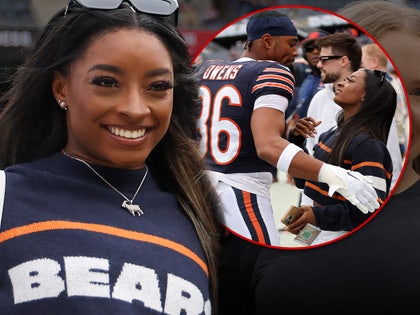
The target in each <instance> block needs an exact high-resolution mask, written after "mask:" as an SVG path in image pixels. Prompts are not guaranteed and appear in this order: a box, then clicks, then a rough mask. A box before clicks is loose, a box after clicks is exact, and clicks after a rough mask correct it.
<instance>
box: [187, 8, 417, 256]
mask: <svg viewBox="0 0 420 315" xmlns="http://www.w3.org/2000/svg"><path fill="white" fill-rule="evenodd" d="M195 66H196V72H197V76H198V78H199V81H200V108H201V110H200V119H199V130H200V134H201V137H200V150H201V153H202V156H203V158H204V159H205V161H206V164H207V166H208V168H209V175H210V178H211V180H212V183H213V184H214V186H215V188H216V190H217V192H218V194H219V197H220V200H221V210H220V213H219V219H220V221H221V222H222V224H223V225H224V227H225V228H226V230H227V231H228V232H229V233H232V234H234V235H237V236H240V237H242V238H244V239H246V240H248V241H251V242H254V243H257V244H261V245H265V246H270V247H281V248H293V249H298V248H302V247H305V248H306V247H319V246H321V245H326V244H329V243H332V242H335V241H337V240H341V239H343V238H344V237H347V236H348V235H350V234H352V233H354V232H355V231H357V230H359V229H361V228H362V227H363V226H364V225H366V224H367V223H368V222H369V221H370V220H371V219H373V217H374V216H376V214H378V213H379V212H380V210H381V209H382V207H383V206H384V205H385V204H386V202H387V200H388V199H389V198H390V196H391V195H392V193H393V192H394V191H395V189H396V187H397V183H398V180H399V178H400V175H401V174H402V170H403V168H404V165H405V164H404V163H405V161H406V159H405V157H406V153H407V151H408V147H409V135H410V119H409V118H410V115H409V110H408V102H407V98H406V93H405V88H404V86H403V83H402V80H401V79H400V75H399V71H398V70H397V68H396V66H395V64H394V62H393V61H392V60H391V58H390V56H389V55H388V53H387V52H386V50H385V49H384V48H383V47H382V46H381V44H380V43H378V42H377V40H376V39H375V38H374V37H373V36H372V35H371V34H369V33H367V31H365V30H364V29H362V28H361V27H360V26H358V25H356V24H354V23H353V22H352V21H351V20H349V19H347V18H344V17H343V16H341V15H338V14H336V13H332V12H329V11H326V10H321V9H318V8H314V7H308V6H292V7H287V6H276V7H270V8H265V9H263V10H259V11H255V12H252V13H251V14H248V15H246V16H243V17H241V18H239V19H237V20H235V21H234V22H233V23H231V24H229V25H228V26H227V27H225V28H223V29H222V30H221V31H220V32H218V33H217V34H216V35H215V36H214V37H213V38H212V39H211V40H210V41H209V42H208V44H207V45H206V46H205V47H204V48H203V49H202V50H201V51H200V52H199V53H198V54H197V55H196V57H195Z"/></svg>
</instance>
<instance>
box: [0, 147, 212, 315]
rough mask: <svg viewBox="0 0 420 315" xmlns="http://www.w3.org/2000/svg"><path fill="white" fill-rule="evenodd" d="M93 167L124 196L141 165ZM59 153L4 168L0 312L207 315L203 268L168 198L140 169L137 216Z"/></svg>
mask: <svg viewBox="0 0 420 315" xmlns="http://www.w3.org/2000/svg"><path fill="white" fill-rule="evenodd" d="M95 169H96V170H97V171H98V172H99V173H100V174H101V175H102V176H104V177H105V178H106V179H107V180H108V181H109V182H110V183H112V184H113V185H114V186H115V187H117V188H118V189H119V190H120V191H122V192H123V193H124V194H125V195H126V196H127V197H129V198H131V197H132V196H133V195H134V192H135V190H136V188H137V186H138V184H139V183H140V181H141V179H142V178H143V175H144V172H145V170H134V171H133V170H121V169H110V168H105V167H96V166H95ZM122 201H123V198H122V197H121V196H120V195H119V194H118V193H116V192H115V191H114V190H112V189H111V188H110V187H109V186H108V185H106V184H105V183H104V182H103V181H102V180H101V179H100V178H99V177H98V176H96V175H95V174H94V173H93V172H92V171H91V170H90V169H89V168H88V167H87V166H86V165H83V164H82V163H80V162H78V161H75V160H73V159H71V158H69V157H66V156H64V155H63V154H61V153H57V154H53V155H52V156H49V157H47V158H45V159H42V160H39V161H36V162H32V163H27V164H21V165H15V166H12V167H9V168H7V169H6V193H5V200H4V211H3V218H2V221H1V229H0V231H1V233H0V305H1V309H0V313H1V314H44V315H45V314H71V315H74V314H163V313H164V314H210V310H211V305H210V298H209V282H208V276H207V265H206V261H205V258H204V253H203V250H202V247H201V245H200V243H199V241H198V238H197V234H196V231H195V229H194V227H193V225H192V223H191V221H190V220H189V218H188V217H187V216H186V214H185V213H184V212H183V211H182V209H181V208H180V206H179V205H178V203H177V201H176V199H175V197H174V196H173V195H172V194H169V193H167V192H165V191H163V190H162V189H160V188H159V187H158V186H157V184H156V182H155V180H154V179H153V174H149V175H148V176H147V178H146V180H145V182H144V184H143V186H142V188H141V190H140V192H139V194H138V195H137V197H136V200H135V201H134V202H135V203H138V204H140V206H141V208H142V209H143V211H144V214H143V215H142V216H140V217H138V216H132V215H131V214H130V213H129V212H128V211H126V210H125V209H123V208H121V203H122Z"/></svg>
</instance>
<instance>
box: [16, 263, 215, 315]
mask: <svg viewBox="0 0 420 315" xmlns="http://www.w3.org/2000/svg"><path fill="white" fill-rule="evenodd" d="M64 270H65V279H62V277H60V276H59V273H60V271H61V266H60V264H59V263H58V262H57V261H55V260H53V259H49V258H43V259H35V260H31V261H27V262H24V263H22V264H20V265H18V266H15V267H13V268H11V269H9V277H10V280H11V283H12V287H13V297H14V303H15V304H19V303H23V302H30V301H35V300H41V299H46V298H54V297H58V296H59V295H60V294H61V293H62V292H63V291H65V290H66V289H67V295H68V296H69V297H71V296H89V297H100V298H113V299H118V300H122V301H126V302H128V303H132V302H133V301H135V300H137V301H141V302H143V304H144V306H145V307H147V308H150V309H153V310H155V311H157V312H160V313H161V312H162V311H163V312H164V313H165V314H180V313H182V312H185V314H203V313H204V314H206V315H210V314H211V303H210V301H209V300H206V301H204V297H203V294H202V292H201V291H200V289H199V288H198V287H197V286H196V285H194V284H193V283H191V282H189V281H187V280H185V279H183V278H180V277H178V276H176V275H173V274H168V275H167V283H166V287H167V288H166V290H163V292H166V296H165V297H164V299H163V297H162V296H161V294H160V292H161V291H160V286H161V285H162V283H159V279H158V275H157V273H156V271H155V270H154V269H151V268H147V267H144V266H138V265H134V264H130V263H125V264H124V265H123V267H122V269H121V272H120V274H119V276H118V278H117V280H116V282H115V284H114V285H113V286H112V285H111V284H110V281H109V261H108V260H107V259H104V258H95V257H64ZM111 293H112V295H111ZM163 300H164V301H165V302H164V307H163V302H162V301H163Z"/></svg>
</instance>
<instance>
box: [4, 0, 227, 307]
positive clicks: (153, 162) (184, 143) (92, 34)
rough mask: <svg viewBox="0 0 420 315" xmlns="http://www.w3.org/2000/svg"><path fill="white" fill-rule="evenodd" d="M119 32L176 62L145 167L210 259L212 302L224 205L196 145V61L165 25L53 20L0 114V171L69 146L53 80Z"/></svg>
mask: <svg viewBox="0 0 420 315" xmlns="http://www.w3.org/2000/svg"><path fill="white" fill-rule="evenodd" d="M121 28H128V29H141V30H145V31H147V32H150V33H151V34H154V35H155V36H156V37H157V38H159V39H160V41H162V43H163V44H164V45H165V47H166V49H167V50H168V52H169V54H170V56H171V59H172V63H173V67H174V78H175V87H174V96H173V99H174V104H173V111H172V116H171V123H170V125H169V129H168V131H167V133H166V135H165V136H164V138H163V139H162V140H161V142H160V143H159V144H158V145H157V146H156V147H155V149H154V150H153V151H152V152H151V154H150V156H149V157H148V158H147V160H146V164H147V165H148V166H149V168H150V170H151V173H152V174H153V175H154V177H155V178H156V179H157V181H158V183H159V185H160V186H161V187H162V188H163V189H165V190H167V191H170V192H172V193H174V194H175V195H176V197H177V199H178V201H179V203H180V204H181V206H182V207H183V209H184V210H185V212H186V213H187V214H188V216H189V217H190V219H191V221H192V222H193V224H194V226H195V229H196V231H197V234H198V236H199V239H200V241H201V244H202V247H203V249H204V252H205V255H206V259H207V263H208V267H209V278H210V290H211V292H212V299H213V301H215V298H216V289H217V282H216V270H217V257H218V247H219V235H220V232H221V231H220V227H219V225H218V223H217V219H216V210H217V208H218V206H219V202H218V199H217V197H216V194H215V192H214V190H212V189H211V185H210V182H209V180H208V178H207V176H205V173H204V170H205V165H204V162H203V161H202V159H201V156H200V155H199V153H198V148H197V143H196V142H195V141H193V140H192V139H193V138H195V137H196V132H197V128H196V119H197V115H198V104H199V103H198V100H199V96H198V82H197V81H196V78H195V75H194V69H193V67H192V63H191V56H190V55H189V52H188V47H187V46H186V43H185V41H184V39H183V38H182V36H181V35H180V33H179V32H178V30H177V29H176V28H175V27H174V26H173V25H172V24H171V23H169V21H167V20H166V19H163V18H162V19H161V18H158V17H155V16H150V15H146V14H141V13H134V12H132V11H131V9H130V8H128V7H125V6H123V7H121V8H120V9H115V10H89V9H83V8H79V7H72V8H70V10H69V11H68V12H67V14H66V15H65V16H64V10H63V11H60V12H58V13H57V14H56V15H55V16H53V17H52V19H51V20H50V22H49V23H48V24H47V25H46V27H45V29H44V32H43V34H42V35H41V37H40V39H39V40H38V42H37V44H36V46H35V48H34V51H33V53H32V54H31V55H30V56H29V57H28V58H27V60H26V62H25V63H24V64H23V65H22V66H21V67H20V68H19V69H18V71H17V73H16V75H15V77H14V81H13V85H12V88H11V89H10V90H9V91H8V92H7V93H6V94H5V95H4V96H3V98H2V99H0V104H3V103H6V106H5V108H4V109H3V110H2V112H1V113H0V143H1V145H0V168H4V167H7V166H9V165H12V164H16V163H22V162H28V161H31V160H35V159H38V158H42V157H45V156H47V155H50V154H52V153H54V152H57V151H60V150H61V149H62V148H63V147H64V146H65V145H66V141H67V125H66V116H65V111H63V110H62V109H61V108H60V107H59V106H58V105H57V102H56V100H55V98H54V95H53V92H52V82H53V75H54V72H55V71H58V72H60V73H61V74H62V75H64V76H66V75H68V74H69V71H70V67H71V65H72V64H73V63H74V62H75V61H77V60H78V59H80V58H81V57H82V56H83V54H84V53H85V52H86V50H87V48H88V47H89V45H90V44H91V43H92V42H93V41H95V40H96V39H97V38H99V37H100V36H101V35H103V34H105V33H108V32H112V31H115V30H118V29H121ZM145 58H147V57H146V56H145ZM214 305H216V304H215V303H214Z"/></svg>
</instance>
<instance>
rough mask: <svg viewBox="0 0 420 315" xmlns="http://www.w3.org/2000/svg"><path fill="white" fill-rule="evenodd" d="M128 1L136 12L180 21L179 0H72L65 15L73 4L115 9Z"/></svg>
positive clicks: (176, 21)
mask: <svg viewBox="0 0 420 315" xmlns="http://www.w3.org/2000/svg"><path fill="white" fill-rule="evenodd" d="M124 2H125V3H127V4H128V5H129V6H130V8H131V9H132V10H133V11H134V12H141V13H146V14H151V15H156V16H162V17H169V18H170V20H171V22H172V23H173V24H174V25H177V23H178V8H179V6H178V1H177V0H70V1H69V4H68V5H67V7H66V10H65V12H64V15H66V14H67V12H68V10H69V9H70V8H71V6H72V5H79V6H81V7H83V8H86V9H94V10H114V9H118V8H119V7H121V5H122V4H123V3H124Z"/></svg>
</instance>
